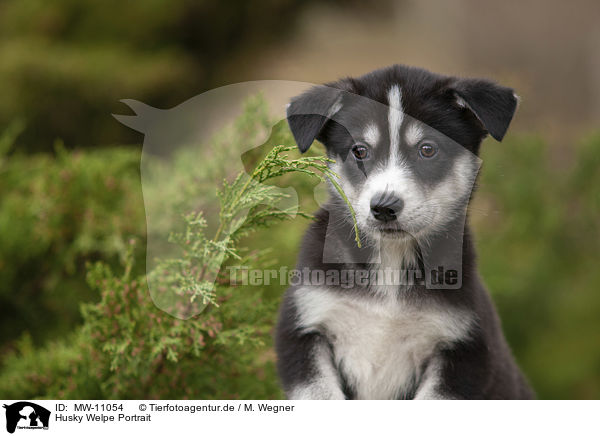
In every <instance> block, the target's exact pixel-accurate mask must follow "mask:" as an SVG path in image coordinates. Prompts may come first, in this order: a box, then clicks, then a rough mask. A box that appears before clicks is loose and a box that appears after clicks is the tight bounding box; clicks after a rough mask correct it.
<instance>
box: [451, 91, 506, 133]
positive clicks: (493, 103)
mask: <svg viewBox="0 0 600 436" xmlns="http://www.w3.org/2000/svg"><path fill="white" fill-rule="evenodd" d="M452 89H453V91H454V93H455V96H456V101H457V103H458V105H459V106H462V107H465V108H467V109H469V110H470V111H471V112H473V114H474V115H475V116H476V117H477V119H478V120H479V121H480V122H481V124H483V127H484V128H485V129H486V130H487V131H488V132H489V134H490V135H492V137H493V138H494V139H496V140H497V141H502V138H504V135H505V134H506V131H507V130H508V126H509V124H510V122H511V120H512V118H513V115H514V114H515V111H516V110H517V104H518V97H517V95H516V94H515V92H514V91H513V90H512V89H511V88H506V87H504V86H500V85H497V84H496V83H493V82H490V81H488V80H481V79H460V80H457V81H456V82H455V83H454V84H453V86H452Z"/></svg>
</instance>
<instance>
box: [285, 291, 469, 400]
mask: <svg viewBox="0 0 600 436" xmlns="http://www.w3.org/2000/svg"><path fill="white" fill-rule="evenodd" d="M296 305H297V308H298V312H299V322H300V324H301V325H302V327H303V328H305V329H306V330H319V331H322V332H324V334H326V335H327V337H328V338H329V340H330V341H331V343H332V345H333V353H334V360H335V362H334V363H335V365H336V366H337V368H339V369H340V370H341V371H342V372H343V374H344V376H345V377H346V380H347V381H348V383H349V384H350V386H352V388H353V390H354V391H355V392H356V396H357V398H358V399H394V398H397V397H398V396H402V395H403V394H404V393H406V392H407V391H408V390H409V389H411V387H412V386H413V383H414V382H415V381H416V380H418V379H419V378H420V375H421V374H420V371H421V370H422V369H423V364H424V363H425V362H426V361H427V359H428V358H429V357H431V356H432V354H433V353H434V351H435V350H436V347H437V346H439V345H440V344H443V343H447V342H450V341H453V340H457V339H460V338H464V337H465V336H466V335H467V334H468V329H469V324H470V319H469V317H468V316H465V314H464V313H458V312H456V311H448V310H444V309H442V308H439V307H435V308H434V307H428V308H419V309H417V308H415V307H411V306H409V305H407V304H404V303H402V302H401V301H399V300H398V299H397V298H394V297H387V298H383V299H374V298H359V297H355V296H350V295H346V294H341V293H338V292H333V291H331V290H327V289H322V288H317V287H306V288H302V289H298V291H297V293H296Z"/></svg>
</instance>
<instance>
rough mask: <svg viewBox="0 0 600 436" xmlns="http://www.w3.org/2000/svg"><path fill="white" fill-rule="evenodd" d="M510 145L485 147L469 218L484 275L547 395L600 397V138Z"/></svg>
mask: <svg viewBox="0 0 600 436" xmlns="http://www.w3.org/2000/svg"><path fill="white" fill-rule="evenodd" d="M507 139H508V141H506V142H505V143H503V144H501V145H497V144H486V145H487V146H484V147H483V149H484V153H483V159H484V166H483V169H482V179H481V181H480V184H481V190H480V192H478V193H477V196H476V197H477V201H476V204H475V205H474V207H473V210H472V213H471V218H472V221H474V222H475V224H476V226H475V227H476V228H475V230H476V231H475V234H476V236H477V240H478V252H479V255H480V262H479V263H480V270H481V272H482V276H483V277H484V279H485V281H486V282H487V284H488V285H489V288H490V290H491V291H492V293H493V297H494V299H495V300H496V302H497V304H498V306H499V309H500V312H501V318H502V320H503V325H504V330H505V332H506V333H507V336H508V339H509V342H510V344H511V346H512V347H513V350H514V352H515V354H516V355H517V357H518V360H519V361H520V363H521V364H522V366H523V369H524V370H525V372H526V374H528V376H529V378H530V379H531V381H532V383H533V385H534V387H535V388H536V390H537V391H538V394H539V396H540V397H541V398H556V399H559V398H562V399H564V398H598V395H599V394H600V370H599V368H600V347H598V344H600V328H599V327H600V325H599V323H600V318H599V317H598V314H599V313H600V294H599V293H598V289H599V288H600V270H598V268H597V262H598V243H599V241H600V228H599V226H598V217H599V216H600V207H599V205H600V202H599V198H600V197H599V196H598V186H599V183H600V178H599V175H600V172H599V171H598V168H599V164H600V136H599V135H594V136H591V137H589V138H587V139H586V140H585V141H583V142H582V143H581V144H579V145H578V146H577V147H576V148H574V149H573V150H565V149H560V150H552V149H550V148H548V147H547V146H546V145H545V144H544V143H543V142H542V141H540V140H539V139H536V138H524V137H521V138H517V137H512V138H507ZM569 152H570V156H569V157H570V160H571V162H572V164H570V165H569V164H567V165H565V164H564V163H563V164H562V165H558V164H557V163H556V162H564V159H557V158H556V154H559V155H562V154H564V153H569Z"/></svg>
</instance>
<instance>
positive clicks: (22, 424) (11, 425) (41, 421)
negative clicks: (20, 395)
mask: <svg viewBox="0 0 600 436" xmlns="http://www.w3.org/2000/svg"><path fill="white" fill-rule="evenodd" d="M2 407H4V408H5V409H6V431H8V432H9V433H14V432H15V429H17V428H18V429H19V430H21V429H27V430H40V429H44V430H48V423H49V421H50V411H49V410H48V409H45V408H44V407H42V406H38V405H37V404H35V403H31V402H29V401H19V402H18V403H13V404H11V405H6V404H5V405H4V406H2Z"/></svg>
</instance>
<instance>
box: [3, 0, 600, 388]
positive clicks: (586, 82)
mask: <svg viewBox="0 0 600 436" xmlns="http://www.w3.org/2000/svg"><path fill="white" fill-rule="evenodd" d="M516 6H517V3H513V2H504V3H502V4H498V5H494V6H493V7H491V6H489V5H488V6H485V7H484V6H482V5H481V4H480V3H479V2H476V1H474V0H465V1H461V2H457V3H456V4H453V5H452V6H449V4H448V3H447V2H443V1H426V2H419V3H416V2H410V1H399V2H393V1H386V2H381V3H378V6H377V7H376V8H374V7H372V6H369V7H366V6H363V5H361V4H359V3H358V2H342V1H330V2H320V3H318V4H317V3H316V2H315V3H311V2H302V1H295V0H283V1H268V0H267V1H258V2H253V3H252V4H250V3H249V2H242V1H234V2H209V1H200V2H192V1H187V0H176V1H170V2H167V1H159V0H152V1H145V2H116V1H112V0H109V1H104V2H86V3H82V2H78V1H75V0H56V1H53V2H45V1H41V0H4V1H2V2H0V83H1V84H2V88H1V89H2V93H1V94H0V314H1V316H0V397H10V398H30V397H31V398H34V397H61V398H124V397H131V396H138V397H156V398H182V397H192V398H279V397H280V396H281V393H280V391H279V389H278V386H277V381H276V378H275V373H274V354H273V352H272V348H271V339H270V330H269V329H270V328H271V327H272V322H273V321H274V317H275V310H276V306H277V303H278V299H279V297H280V295H281V292H282V291H283V289H281V288H280V287H278V286H271V287H269V288H268V289H265V290H263V294H262V297H263V300H261V302H260V303H256V302H253V303H252V304H261V305H263V306H264V307H262V309H264V310H263V311H262V312H264V313H263V315H264V316H263V318H261V320H262V321H264V322H266V325H265V332H264V338H265V339H264V344H262V345H261V344H259V345H256V346H254V347H249V346H248V345H247V344H245V343H244V344H239V343H235V344H234V343H227V342H226V341H225V340H224V339H223V340H222V341H221V342H219V341H218V340H216V341H215V343H214V344H213V345H211V347H212V348H210V353H214V355H213V357H212V358H211V354H210V353H208V352H207V353H205V354H203V355H202V357H201V359H198V358H197V356H196V357H195V356H192V355H185V356H181V358H180V360H179V362H178V364H175V363H173V362H167V363H165V364H162V363H160V362H159V363H158V364H157V365H156V366H153V367H149V368H146V371H148V372H149V373H150V374H151V375H152V376H155V377H156V380H158V381H156V383H155V384H158V385H160V383H161V382H160V380H161V379H160V374H163V375H164V380H165V381H164V382H163V383H165V385H164V386H159V387H160V388H161V389H158V388H155V387H153V386H150V385H151V384H148V386H147V387H145V386H146V385H144V383H142V382H141V381H140V384H139V386H138V385H136V386H135V387H132V386H130V385H128V384H126V382H125V381H124V380H122V379H120V378H119V376H118V374H119V371H121V373H123V374H127V376H128V377H130V378H133V379H134V380H136V377H140V379H141V377H142V376H141V374H139V373H138V372H135V371H134V370H131V372H127V370H126V369H124V368H123V367H122V366H121V367H120V368H119V367H118V366H115V364H114V363H115V362H116V361H115V359H114V358H113V357H111V356H112V355H111V353H113V351H114V350H111V349H110V347H106V346H105V345H106V344H103V343H102V342H101V341H96V342H93V341H92V342H90V341H88V339H89V338H88V336H86V334H89V335H91V333H90V331H91V330H93V329H95V328H98V329H99V330H100V329H102V328H103V326H102V324H101V320H99V318H98V314H97V313H96V312H94V310H93V309H90V308H92V307H100V308H103V307H105V306H106V305H107V304H109V303H108V302H107V301H108V299H109V297H110V295H111V294H110V291H107V289H108V288H107V287H106V286H109V285H110V286H112V288H111V290H112V291H114V292H119V289H121V290H123V289H130V288H131V287H133V288H136V289H140V290H139V293H140V297H139V298H141V299H142V300H143V298H144V295H145V292H146V291H145V289H144V287H143V285H142V284H140V283H139V280H138V282H137V283H134V284H133V285H132V283H131V282H126V281H125V279H118V278H105V279H103V280H105V281H106V283H109V285H106V286H104V284H101V285H98V286H94V284H93V283H90V280H89V277H88V280H86V274H87V271H88V269H87V268H86V263H88V262H96V261H102V262H103V264H104V265H106V267H107V268H110V269H111V270H113V271H115V275H117V276H119V277H120V272H121V271H122V270H123V265H126V266H127V265H129V267H131V268H132V270H133V271H132V272H131V276H132V277H136V276H140V275H142V274H143V273H144V271H145V252H144V249H143V246H144V240H145V237H146V228H145V217H144V209H143V201H142V193H141V184H140V173H139V165H140V153H141V142H142V140H143V138H142V136H141V135H140V134H138V133H136V132H134V131H132V130H130V129H127V128H125V127H124V126H122V125H120V124H119V123H118V122H116V121H115V120H114V119H113V118H112V117H111V116H110V114H111V113H123V112H125V111H126V110H127V109H124V107H123V106H122V104H120V103H119V100H120V99H122V98H134V99H136V100H141V101H144V102H146V103H148V104H150V105H152V106H155V107H160V108H169V107H172V106H174V105H176V104H179V103H181V102H182V101H184V100H186V99H188V98H190V97H193V96H195V95H197V94H199V93H201V92H203V91H206V90H208V89H211V88H214V87H216V86H220V85H224V84H227V83H233V82H237V81H244V80H255V79H285V80H299V81H305V82H315V83H318V82H323V81H328V80H332V79H336V78H338V77H341V76H346V75H353V74H361V73H364V72H367V71H370V70H372V69H374V68H377V67H381V66H385V65H389V64H393V63H406V64H412V65H418V66H423V67H426V68H429V69H432V70H434V71H438V72H442V73H447V74H458V75H471V76H487V77H490V78H493V79H495V80H497V81H499V82H501V83H503V84H505V85H508V86H512V87H514V88H515V89H516V90H517V91H518V93H519V94H520V95H521V97H522V104H521V107H520V109H519V112H518V114H517V117H516V119H515V122H514V123H513V127H512V129H511V130H510V131H509V135H508V136H507V138H506V139H505V141H504V142H503V143H502V144H497V143H495V142H494V141H491V140H486V143H485V144H484V146H483V147H482V150H483V151H482V158H483V160H484V166H483V172H482V177H481V180H480V188H479V191H478V193H477V195H476V200H475V203H474V204H473V207H472V209H471V213H470V218H471V222H472V224H473V226H474V228H475V229H474V230H475V236H476V241H477V245H478V251H479V258H480V260H479V262H480V270H481V274H482V276H483V278H484V280H485V282H486V283H487V284H488V286H489V288H490V290H491V292H492V295H493V297H494V300H495V301H496V304H497V305H498V309H499V311H500V315H501V318H502V320H503V326H504V330H505V332H506V335H507V337H508V340H509V342H510V344H511V345H512V347H513V350H514V352H515V354H516V356H517V359H518V361H519V363H520V364H521V366H522V367H523V369H524V371H525V373H526V374H527V376H528V377H529V378H530V380H531V382H532V384H533V386H534V388H535V389H536V391H537V393H538V395H539V397H540V398H565V399H572V398H573V399H574V398H582V399H587V398H600V316H599V315H600V292H599V290H600V270H599V269H598V267H597V266H598V249H599V244H600V227H599V225H598V221H599V220H598V218H599V217H600V191H599V186H600V171H598V168H599V167H600V135H599V134H598V133H597V127H598V125H597V120H598V119H599V118H600V80H598V79H599V76H600V50H599V48H600V33H598V32H597V31H596V30H595V27H594V20H593V18H594V17H596V16H598V12H600V6H599V5H598V4H597V3H595V2H591V1H581V2H579V3H577V6H573V5H566V4H562V3H560V2H558V1H550V2H535V1H534V2H530V3H528V4H527V5H523V4H520V3H519V6H518V12H517V9H516ZM540 8H542V10H543V12H540ZM558 27H560V29H561V32H556V31H555V29H556V28H558ZM257 128H258V127H257ZM280 139H281V141H282V142H286V141H291V138H290V136H289V133H285V132H284V133H282V136H281V137H280ZM200 169H201V168H200ZM188 171H189V168H188ZM313 185H314V183H313V182H312V181H307V180H305V179H301V178H299V179H298V180H297V181H296V186H297V187H298V190H299V193H300V198H301V201H302V206H303V207H304V209H305V210H308V211H312V210H314V209H315V208H316V204H315V202H314V200H313V198H312V186H313ZM307 224H308V223H307V221H306V220H305V219H301V218H298V219H295V220H294V221H293V222H292V223H285V224H283V225H280V226H276V227H275V228H274V229H271V230H269V231H268V232H263V233H262V234H260V233H259V234H256V235H254V236H252V237H251V238H250V239H249V240H248V245H249V246H251V247H256V248H268V247H270V248H272V249H273V252H274V253H277V255H278V259H277V263H276V265H287V266H288V267H292V266H293V265H294V263H295V257H296V253H297V249H298V244H299V240H300V238H301V236H302V232H303V230H304V229H305V228H306V225H307ZM131 240H135V241H137V243H136V245H135V248H134V249H133V251H132V252H133V257H134V259H133V260H134V261H135V262H133V263H132V259H129V260H128V261H127V260H126V257H127V256H126V253H127V251H128V247H131V244H130V242H129V241H131ZM130 251H131V250H130ZM94 277H95V276H94ZM99 281H100V282H102V283H104V282H103V281H102V280H99ZM114 292H113V293H114ZM143 301H144V303H143V304H140V307H142V308H146V310H148V311H149V312H148V313H150V312H151V311H152V310H153V309H152V305H151V302H149V301H148V298H146V300H143ZM86 304H87V306H86ZM82 305H84V306H82ZM90 305H91V306H90ZM94 305H96V306H94ZM103 305H104V306H103ZM82 307H83V310H82ZM86 307H87V309H86ZM239 310H240V311H241V310H248V308H244V307H241V308H239ZM262 312H261V313H262ZM90 313H91V315H90ZM142 313H143V311H142ZM94 314H95V315H94ZM230 315H231V317H230V318H229V319H231V320H236V319H238V318H239V314H238V313H237V312H235V311H233V312H231V314H230ZM103 316H104V317H105V318H108V319H109V320H110V316H111V315H110V313H109V312H107V313H106V314H104V315H103ZM157 316H159V315H157ZM223 316H224V315H223ZM228 316H229V315H228ZM240 319H241V318H240ZM269 320H270V321H269ZM244 321H245V322H249V320H244ZM222 322H223V320H222ZM222 322H221V323H222ZM269 322H270V323H271V325H269ZM218 324H219V323H216V324H215V325H218ZM178 328H182V327H181V326H179V327H178ZM207 331H208V332H209V333H208V336H207V339H206V340H207V341H209V340H210V339H209V337H210V338H212V336H211V335H210V332H211V330H210V329H208V330H207ZM92 336H93V335H91V336H90V337H92ZM241 354H243V355H244V356H245V357H244V358H239V365H237V366H233V367H232V369H229V370H227V371H225V370H223V361H222V359H227V358H231V356H234V358H235V356H240V355H241ZM103 355H107V356H108V357H107V358H106V359H103V358H102V357H101V356H103ZM125 362H128V360H127V359H126V360H125ZM211 365H212V366H211ZM173 374H177V377H181V378H180V380H185V382H186V383H187V385H188V386H187V388H186V390H181V389H179V388H178V387H176V386H168V385H166V383H167V380H168V379H174V377H175V376H174V375H173ZM199 379H203V380H199ZM215 384H218V385H219V386H220V388H218V389H216V388H215V387H214V385H215Z"/></svg>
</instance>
